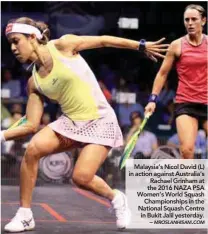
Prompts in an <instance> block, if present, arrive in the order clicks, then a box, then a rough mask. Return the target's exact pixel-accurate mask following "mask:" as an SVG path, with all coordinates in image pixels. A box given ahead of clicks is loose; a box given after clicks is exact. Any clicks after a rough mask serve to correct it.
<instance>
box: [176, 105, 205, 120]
mask: <svg viewBox="0 0 208 234" xmlns="http://www.w3.org/2000/svg"><path fill="white" fill-rule="evenodd" d="M174 105H175V113H174V115H175V118H177V117H178V116H180V115H184V114H185V115H189V116H191V117H195V118H197V119H198V120H200V121H205V120H207V105H205V104H200V103H175V104H174Z"/></svg>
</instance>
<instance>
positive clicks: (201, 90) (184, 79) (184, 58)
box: [175, 35, 208, 104]
mask: <svg viewBox="0 0 208 234" xmlns="http://www.w3.org/2000/svg"><path fill="white" fill-rule="evenodd" d="M207 44H208V40H207V36H206V35H204V37H203V40H202V43H201V44H200V45H199V46H193V45H191V44H190V43H189V42H188V40H187V38H186V37H182V39H181V55H180V58H179V60H178V61H177V62H176V70H177V73H178V79H179V82H178V88H177V92H176V100H175V101H176V103H183V102H189V103H190V102H193V103H202V104H207V101H208V95H207V87H208V86H207V52H208V50H207Z"/></svg>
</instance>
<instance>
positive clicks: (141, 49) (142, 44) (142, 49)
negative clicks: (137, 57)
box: [139, 39, 146, 52]
mask: <svg viewBox="0 0 208 234" xmlns="http://www.w3.org/2000/svg"><path fill="white" fill-rule="evenodd" d="M145 44H146V40H145V39H141V40H140V41H139V52H144V51H145V49H146V46H145Z"/></svg>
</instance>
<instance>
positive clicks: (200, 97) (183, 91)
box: [145, 4, 208, 159]
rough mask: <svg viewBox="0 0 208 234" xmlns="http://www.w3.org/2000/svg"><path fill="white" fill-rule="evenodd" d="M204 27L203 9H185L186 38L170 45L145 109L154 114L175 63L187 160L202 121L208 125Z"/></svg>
mask: <svg viewBox="0 0 208 234" xmlns="http://www.w3.org/2000/svg"><path fill="white" fill-rule="evenodd" d="M205 23H206V12H205V9H204V8H203V7H202V6H200V5H193V4H192V5H188V6H187V7H186V8H185V11H184V25H185V28H186V30H187V35H185V36H183V37H181V38H179V39H177V40H175V41H173V42H172V43H171V45H170V47H169V51H168V53H167V54H166V57H165V59H164V61H163V64H162V66H161V68H160V70H159V72H158V73H157V76H156V78H155V81H154V84H153V89H152V94H151V95H150V98H149V103H148V104H147V106H146V107H145V111H146V112H151V113H153V112H154V111H155V108H156V102H157V96H158V94H159V93H160V91H161V89H162V87H163V86H164V84H165V81H166V79H167V76H168V73H169V71H170V70H171V68H172V66H173V64H174V63H175V65H176V70H177V74H178V79H179V83H178V88H177V93H176V98H175V116H176V127H177V132H178V136H179V140H180V151H181V155H182V157H183V158H185V159H193V158H194V143H195V139H196V136H197V131H198V125H199V121H201V120H202V121H203V123H205V121H207V101H208V97H207V62H208V61H207V52H208V50H207V44H208V37H207V35H204V34H203V27H204V25H205ZM206 126H207V124H206Z"/></svg>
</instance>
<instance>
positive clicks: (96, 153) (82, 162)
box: [73, 144, 115, 200]
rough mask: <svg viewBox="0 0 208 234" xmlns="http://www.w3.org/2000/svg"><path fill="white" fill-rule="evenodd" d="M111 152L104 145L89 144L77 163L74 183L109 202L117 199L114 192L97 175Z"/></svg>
mask: <svg viewBox="0 0 208 234" xmlns="http://www.w3.org/2000/svg"><path fill="white" fill-rule="evenodd" d="M109 150H110V148H109V147H105V146H102V145H95V144H88V145H87V146H85V147H84V148H83V150H82V151H81V153H80V155H79V157H78V160H77V162H76V165H75V168H74V172H73V181H74V182H75V183H76V184H78V185H80V186H83V187H85V188H86V189H90V190H92V191H93V192H95V193H97V194H99V195H101V196H103V197H106V198H108V199H109V200H113V198H114V197H115V193H114V191H113V190H112V189H111V188H110V187H109V186H108V185H107V183H106V182H105V181H104V180H103V179H101V178H100V177H98V176H97V175H95V174H96V172H97V170H98V169H99V167H100V166H101V164H102V163H103V162H104V160H105V159H106V157H107V155H108V152H109Z"/></svg>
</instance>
